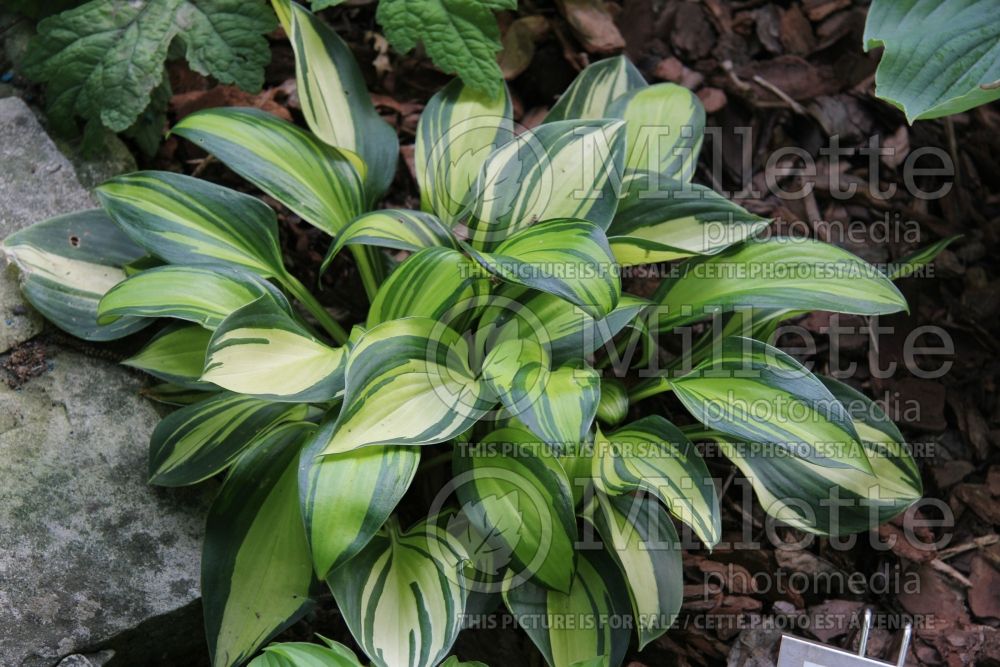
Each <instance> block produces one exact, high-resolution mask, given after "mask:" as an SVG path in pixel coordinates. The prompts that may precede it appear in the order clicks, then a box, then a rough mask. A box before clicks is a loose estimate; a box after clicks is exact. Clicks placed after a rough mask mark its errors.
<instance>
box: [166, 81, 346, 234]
mask: <svg viewBox="0 0 1000 667" xmlns="http://www.w3.org/2000/svg"><path fill="white" fill-rule="evenodd" d="M300 92H301V89H300ZM173 133H174V134H178V135H180V136H182V137H184V138H185V139H189V140H191V141H193V142H194V143H196V144H198V145H199V146H201V147H202V148H203V149H205V150H206V151H208V152H209V153H211V154H213V155H215V156H216V157H217V158H219V160H221V161H222V162H224V163H225V164H226V166H228V167H229V168H230V169H232V170H233V171H235V172H236V173H237V174H239V175H240V176H242V177H243V178H245V179H247V180H248V181H250V182H251V183H253V184H254V185H256V186H257V187H259V188H260V189H261V190H263V191H264V192H266V193H268V194H269V195H271V196H272V197H274V198H275V199H277V200H278V201H280V202H281V203H282V204H284V205H285V206H287V207H288V208H289V209H291V210H292V211H295V212H296V213H297V214H299V215H300V216H302V218H303V219H304V220H306V221H308V222H309V223H311V224H313V225H315V226H316V227H318V228H320V229H322V230H323V231H325V232H326V233H327V234H337V233H338V232H339V231H340V230H341V229H343V227H344V226H345V225H347V223H348V222H349V221H350V220H351V219H353V218H354V217H355V216H356V215H358V214H359V213H361V211H362V209H363V207H364V193H363V191H362V190H363V188H362V184H361V177H360V176H359V175H358V171H357V168H356V166H355V165H354V163H352V162H351V160H350V159H349V158H348V157H347V156H345V155H344V154H343V153H341V152H340V151H338V150H337V149H335V148H332V147H331V146H328V145H326V144H324V143H323V142H322V141H319V140H317V139H316V137H314V136H312V135H311V134H309V133H308V132H306V131H304V130H302V129H300V128H299V127H297V126H295V125H293V124H292V123H289V122H288V121H285V120H282V119H280V118H278V117H277V116H273V115H271V114H269V113H266V112H264V111H261V110H259V109H243V108H238V107H229V108H223V109H206V110H204V111H199V112H197V113H193V114H191V115H190V116H186V117H185V118H184V119H183V120H181V121H180V122H179V123H177V125H175V126H174V129H173ZM272 217H273V214H272ZM232 222H233V224H234V225H237V224H238V223H239V222H240V220H238V219H235V220H233V221H232Z"/></svg>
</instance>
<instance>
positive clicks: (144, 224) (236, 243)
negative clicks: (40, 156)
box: [97, 171, 284, 277]
mask: <svg viewBox="0 0 1000 667" xmlns="http://www.w3.org/2000/svg"><path fill="white" fill-rule="evenodd" d="M97 197H98V199H100V200H101V204H102V205H103V206H104V209H105V210H106V211H107V212H108V214H109V215H110V216H111V217H112V218H114V219H115V222H117V223H118V224H119V225H121V227H122V228H123V229H124V230H125V231H126V233H128V235H129V236H131V237H132V239H133V240H135V242H136V243H138V244H139V245H141V246H143V247H144V248H145V249H146V250H147V251H149V252H150V253H152V254H155V255H157V256H158V257H162V258H163V259H165V260H166V261H168V262H171V263H174V264H232V265H235V266H239V267H241V268H244V269H249V270H250V271H253V272H255V273H258V274H260V275H262V276H264V277H270V276H277V275H281V274H282V273H284V268H283V267H282V264H281V250H280V249H279V248H278V223H277V219H276V218H275V215H274V211H273V210H271V208H270V207H268V206H267V205H266V204H264V203H263V202H262V201H260V200H259V199H257V198H256V197H251V196H250V195H245V194H243V193H242V192H236V191H235V190H230V189H229V188H224V187H222V186H219V185H214V184H212V183H209V182H208V181H203V180H201V179H200V178H192V177H190V176H184V175H182V174H173V173H170V172H166V171H140V172H136V173H134V174H126V175H124V176H118V177H116V178H113V179H111V180H110V181H106V182H105V183H104V184H103V185H101V186H100V187H98V188H97Z"/></svg>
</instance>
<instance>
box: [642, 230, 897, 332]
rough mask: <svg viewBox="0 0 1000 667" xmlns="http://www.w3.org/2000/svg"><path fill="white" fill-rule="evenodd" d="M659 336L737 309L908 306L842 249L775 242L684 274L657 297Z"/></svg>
mask: <svg viewBox="0 0 1000 667" xmlns="http://www.w3.org/2000/svg"><path fill="white" fill-rule="evenodd" d="M656 299H657V301H658V302H659V303H660V308H659V309H658V310H657V318H656V321H655V322H654V324H655V325H656V326H657V328H658V330H660V331H667V330H669V329H671V328H674V327H678V326H683V325H685V324H690V323H692V322H697V321H698V320H702V319H705V318H706V317H708V316H710V315H711V314H712V313H713V312H716V311H717V310H719V309H722V310H723V311H724V312H726V311H731V310H733V309H734V308H736V307H739V308H746V307H753V308H761V309H786V310H829V311H833V312H839V313H852V314H855V315H883V314H888V313H895V312H898V311H900V310H905V309H906V299H905V298H904V297H903V295H902V294H901V293H900V292H899V290H898V289H896V286H895V285H893V284H892V281H890V280H889V279H888V278H887V277H886V276H885V275H884V274H882V272H880V271H879V270H878V269H877V268H875V267H874V266H872V265H870V264H868V263H867V262H865V261H864V260H863V259H861V258H859V257H857V256H855V255H852V254H851V253H849V252H847V251H846V250H843V249H841V248H838V247H837V246H833V245H829V244H826V243H820V242H819V241H812V240H791V239H785V238H775V239H771V240H768V241H761V242H748V243H744V244H741V245H739V246H736V247H734V248H732V249H730V250H727V251H724V252H722V253H719V254H717V255H713V256H711V257H699V258H695V259H692V260H690V261H688V262H687V263H686V264H684V265H683V266H682V267H681V274H680V276H679V277H677V278H672V279H669V280H665V281H664V282H663V283H662V284H661V286H660V288H659V290H658V291H657V296H656Z"/></svg>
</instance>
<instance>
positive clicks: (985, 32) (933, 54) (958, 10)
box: [864, 0, 1000, 123]
mask: <svg viewBox="0 0 1000 667" xmlns="http://www.w3.org/2000/svg"><path fill="white" fill-rule="evenodd" d="M996 11H997V6H996V3H995V2H994V1H993V0H873V2H872V6H871V9H869V10H868V22H867V23H866V24H865V37H864V40H865V50H866V51H867V50H869V49H872V48H875V47H878V46H883V47H885V50H884V51H883V52H882V60H881V62H879V66H878V70H877V71H876V72H875V94H876V95H878V96H879V97H881V98H882V99H884V100H886V101H887V102H890V103H892V104H894V105H896V106H897V107H899V108H900V109H902V110H903V112H904V113H905V114H906V119H907V120H908V121H910V122H911V123H912V122H913V121H915V120H921V119H926V118H939V117H941V116H947V115H949V114H953V113H960V112H962V111H966V110H968V109H971V108H973V107H976V106H979V105H980V104H986V103H987V102H992V101H993V100H996V99H1000V21H997V17H996Z"/></svg>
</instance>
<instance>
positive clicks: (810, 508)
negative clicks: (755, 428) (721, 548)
mask: <svg viewBox="0 0 1000 667" xmlns="http://www.w3.org/2000/svg"><path fill="white" fill-rule="evenodd" d="M821 379H822V381H823V384H824V385H825V386H826V387H827V388H828V389H829V390H830V391H831V393H832V394H833V395H834V396H835V397H836V398H837V400H838V401H840V402H841V403H842V404H843V405H844V407H845V410H846V411H847V412H848V413H850V414H851V415H852V418H853V422H854V427H855V429H856V430H857V432H858V434H859V435H860V437H861V442H862V444H863V445H864V449H865V453H866V455H867V457H868V460H869V462H870V463H871V467H872V471H873V473H874V476H873V475H867V474H864V473H862V472H860V471H858V470H854V469H852V468H828V467H824V466H819V465H816V464H815V463H813V462H811V461H809V460H807V459H805V458H803V457H798V456H777V457H776V456H769V455H768V454H767V453H766V452H762V451H760V448H758V447H754V446H753V445H750V444H748V443H744V442H735V441H729V442H725V441H723V442H719V445H720V447H721V449H722V452H723V453H724V454H725V455H726V456H727V457H729V458H730V459H731V460H732V461H733V463H735V464H736V465H737V466H738V467H739V468H740V471H741V472H742V473H743V474H744V475H746V477H747V479H749V480H750V483H751V484H752V485H753V488H754V490H755V491H756V492H757V497H758V499H759V500H760V503H761V505H762V506H763V508H764V510H765V511H766V512H767V513H768V514H770V515H772V516H774V517H775V518H777V519H779V520H781V521H783V522H784V523H787V524H789V525H792V526H795V527H796V528H799V529H801V530H805V531H808V532H811V533H818V534H820V535H847V534H850V533H858V532H862V531H866V530H870V529H872V528H874V527H876V526H877V525H879V524H881V523H884V522H886V521H889V520H890V519H892V518H893V517H895V516H897V515H899V514H901V513H902V512H903V511H904V510H906V508H907V507H909V506H910V505H912V504H913V503H914V502H916V501H917V500H918V499H919V498H920V496H921V495H923V484H922V482H921V478H920V471H919V470H918V469H917V466H916V463H915V462H914V461H913V458H912V457H911V456H910V452H909V448H908V447H907V445H906V444H905V443H904V441H903V436H902V434H900V432H899V429H897V428H896V426H895V424H893V423H892V421H891V420H890V419H889V418H888V417H886V415H885V413H884V412H883V411H882V408H881V407H879V405H878V404H877V403H875V402H873V401H872V400H871V399H869V398H868V397H867V396H865V395H864V394H862V393H860V392H858V391H856V390H854V389H852V388H851V387H848V386H847V385H845V384H843V383H841V382H838V381H836V380H833V379H831V378H821Z"/></svg>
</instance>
